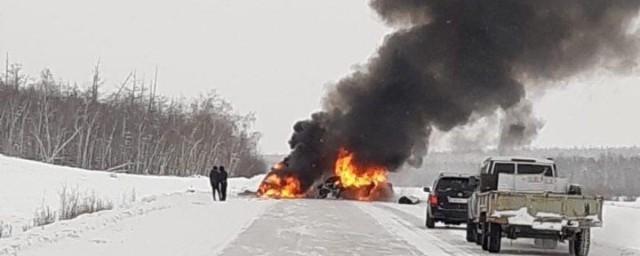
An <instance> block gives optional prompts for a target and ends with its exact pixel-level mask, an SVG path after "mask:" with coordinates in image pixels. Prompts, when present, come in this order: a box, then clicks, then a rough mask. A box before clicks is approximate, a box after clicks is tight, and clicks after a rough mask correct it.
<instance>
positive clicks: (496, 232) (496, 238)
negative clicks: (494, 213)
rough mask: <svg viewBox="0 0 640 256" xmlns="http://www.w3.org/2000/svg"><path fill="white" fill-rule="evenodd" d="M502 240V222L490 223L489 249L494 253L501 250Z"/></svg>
mask: <svg viewBox="0 0 640 256" xmlns="http://www.w3.org/2000/svg"><path fill="white" fill-rule="evenodd" d="M501 241H502V227H501V226H500V224H496V223H490V224H489V236H488V239H487V243H488V245H487V250H488V251H489V252H492V253H498V252H500V245H501V243H500V242H501Z"/></svg>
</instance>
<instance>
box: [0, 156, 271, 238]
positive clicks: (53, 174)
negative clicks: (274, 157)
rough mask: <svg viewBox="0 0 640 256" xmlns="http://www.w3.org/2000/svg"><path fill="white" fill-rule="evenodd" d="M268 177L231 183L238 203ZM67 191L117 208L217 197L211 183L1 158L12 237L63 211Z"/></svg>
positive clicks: (0, 214) (1, 197) (3, 208)
mask: <svg viewBox="0 0 640 256" xmlns="http://www.w3.org/2000/svg"><path fill="white" fill-rule="evenodd" d="M261 180H262V176H257V177H254V178H252V179H246V178H232V179H229V191H228V194H229V195H230V196H231V197H233V196H234V195H235V194H236V193H238V192H242V191H244V190H246V189H249V190H255V188H257V187H258V184H259V183H260V181H261ZM63 187H66V188H67V189H68V190H76V191H78V192H79V193H80V194H84V195H95V196H96V197H97V198H100V199H103V200H109V201H111V202H112V203H113V204H114V206H115V207H119V206H122V205H125V204H130V203H132V201H137V200H140V199H142V198H145V197H149V196H156V195H163V194H170V193H175V192H185V191H188V190H190V191H211V187H210V185H209V180H208V178H207V177H187V178H182V177H167V176H143V175H130V174H121V173H118V174H116V173H110V172H102V171H88V170H83V169H79V168H72V167H66V166H57V165H51V164H45V163H41V162H36V161H30V160H24V159H19V158H13V157H7V156H4V155H0V222H2V223H4V224H5V225H11V226H12V231H13V232H12V233H13V234H15V233H19V232H21V230H22V228H23V227H25V226H28V225H31V222H32V219H33V217H34V213H35V211H36V209H39V208H41V207H42V206H45V207H49V208H50V209H52V210H56V211H57V210H58V209H59V208H60V196H59V192H60V191H61V190H62V188H63Z"/></svg>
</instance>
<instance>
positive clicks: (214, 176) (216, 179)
mask: <svg viewBox="0 0 640 256" xmlns="http://www.w3.org/2000/svg"><path fill="white" fill-rule="evenodd" d="M209 183H211V190H213V201H216V191H218V198H219V199H221V200H222V197H221V194H220V192H219V189H220V171H219V170H218V166H214V167H213V169H211V172H209Z"/></svg>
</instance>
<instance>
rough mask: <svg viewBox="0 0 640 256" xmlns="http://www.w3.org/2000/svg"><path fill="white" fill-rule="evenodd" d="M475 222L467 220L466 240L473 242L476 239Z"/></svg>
mask: <svg viewBox="0 0 640 256" xmlns="http://www.w3.org/2000/svg"><path fill="white" fill-rule="evenodd" d="M476 232H477V230H476V224H475V223H473V221H472V220H468V221H467V242H470V243H473V242H475V241H476V236H477V235H476Z"/></svg>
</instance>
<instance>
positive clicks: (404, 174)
mask: <svg viewBox="0 0 640 256" xmlns="http://www.w3.org/2000/svg"><path fill="white" fill-rule="evenodd" d="M496 155H504V154H500V153H499V152H495V151H484V152H456V153H452V152H432V153H429V155H428V156H427V157H426V161H425V164H423V166H422V167H421V168H419V169H412V168H405V169H403V170H400V171H399V172H398V173H395V174H393V180H394V181H396V182H397V184H398V185H406V186H429V185H430V184H431V182H432V181H433V178H434V177H436V176H437V175H438V173H440V172H441V171H445V172H462V173H471V174H475V173H476V172H477V171H478V169H479V168H480V162H481V161H482V160H484V159H485V158H486V157H488V156H496ZM507 155H516V156H533V157H545V158H546V157H551V158H553V159H554V160H555V161H556V163H557V165H558V169H559V173H560V176H563V177H567V178H569V181H570V182H571V183H577V184H581V185H583V187H584V189H585V191H586V192H587V193H591V194H598V195H603V196H605V197H607V198H613V197H618V196H628V197H638V196H640V148H638V147H622V148H605V147H603V148H573V149H565V148H551V149H528V150H519V151H516V152H511V153H509V154H507Z"/></svg>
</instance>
